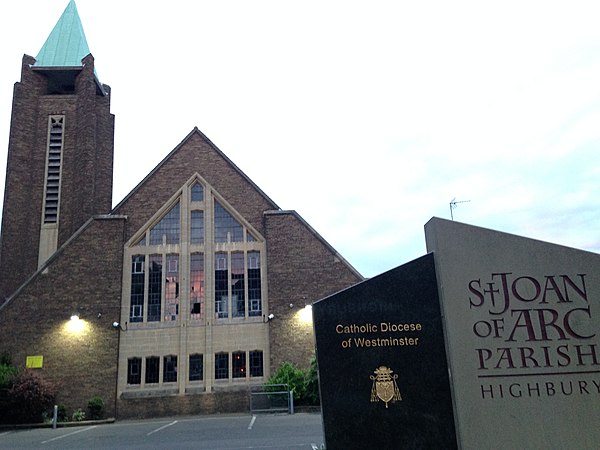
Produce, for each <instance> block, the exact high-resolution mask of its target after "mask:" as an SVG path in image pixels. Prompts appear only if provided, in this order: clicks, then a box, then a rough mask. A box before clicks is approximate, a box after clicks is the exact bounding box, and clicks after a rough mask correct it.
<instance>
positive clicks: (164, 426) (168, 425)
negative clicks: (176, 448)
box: [146, 420, 177, 436]
mask: <svg viewBox="0 0 600 450" xmlns="http://www.w3.org/2000/svg"><path fill="white" fill-rule="evenodd" d="M176 423H177V421H176V420H174V421H173V422H171V423H168V424H166V425H163V426H162V427H160V428H157V429H156V430H152V431H151V432H150V433H148V434H147V435H146V436H150V435H151V434H154V433H158V432H159V431H162V430H164V429H165V428H168V427H170V426H171V425H175V424H176Z"/></svg>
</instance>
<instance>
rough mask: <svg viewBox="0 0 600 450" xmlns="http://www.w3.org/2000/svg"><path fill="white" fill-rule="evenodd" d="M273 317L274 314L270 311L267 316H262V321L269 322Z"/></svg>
mask: <svg viewBox="0 0 600 450" xmlns="http://www.w3.org/2000/svg"><path fill="white" fill-rule="evenodd" d="M274 318H275V314H273V313H271V314H269V315H268V316H263V322H265V323H267V322H270V321H271V320H273V319H274Z"/></svg>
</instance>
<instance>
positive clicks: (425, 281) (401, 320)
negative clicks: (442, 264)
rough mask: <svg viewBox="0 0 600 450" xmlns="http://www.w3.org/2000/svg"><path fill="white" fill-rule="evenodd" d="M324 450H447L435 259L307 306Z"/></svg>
mask: <svg viewBox="0 0 600 450" xmlns="http://www.w3.org/2000/svg"><path fill="white" fill-rule="evenodd" d="M313 319H314V327H315V336H316V342H317V360H318V365H319V384H320V389H321V406H322V414H323V427H324V431H325V443H326V447H327V450H336V449H343V450H348V449H394V450H396V449H417V448H418V449H432V448H435V449H452V448H456V446H457V444H456V435H455V430H454V418H453V412H452V397H451V393H450V383H449V379H448V365H447V360H446V351H445V345H444V334H443V330H442V319H441V314H440V305H439V300H438V290H437V281H436V274H435V266H434V259H433V254H429V255H426V256H423V257H421V258H419V259H416V260H414V261H412V262H410V263H407V264H404V265H402V266H400V267H397V268H395V269H392V270H390V271H388V272H386V273H383V274H381V275H379V276H377V277H374V278H372V279H370V280H367V281H365V282H362V283H360V284H357V285H355V286H353V287H351V288H349V289H346V290H344V291H342V292H339V293H337V294H335V295H333V296H331V297H328V298H325V299H323V300H321V301H319V302H316V303H315V304H314V305H313Z"/></svg>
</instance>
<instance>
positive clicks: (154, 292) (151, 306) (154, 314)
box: [147, 255, 163, 322]
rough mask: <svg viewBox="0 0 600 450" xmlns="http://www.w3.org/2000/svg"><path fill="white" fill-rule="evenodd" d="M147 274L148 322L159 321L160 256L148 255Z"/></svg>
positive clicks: (161, 277) (161, 276) (161, 269)
mask: <svg viewBox="0 0 600 450" xmlns="http://www.w3.org/2000/svg"><path fill="white" fill-rule="evenodd" d="M148 263H149V264H148V266H149V274H148V318H147V320H148V322H157V321H160V308H161V303H162V280H163V267H162V255H150V258H149V261H148Z"/></svg>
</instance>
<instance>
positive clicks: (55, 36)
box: [34, 0, 90, 67]
mask: <svg viewBox="0 0 600 450" xmlns="http://www.w3.org/2000/svg"><path fill="white" fill-rule="evenodd" d="M89 53H90V49H89V48H88V44H87V41H86V39H85V34H84V32H83V26H82V25H81V20H80V19H79V14H78V13H77V6H75V1H74V0H70V1H69V4H68V5H67V7H66V8H65V11H64V12H63V13H62V16H60V19H58V22H57V23H56V25H55V26H54V29H53V30H52V32H51V33H50V36H48V39H46V42H45V43H44V45H43V46H42V49H41V50H40V52H39V53H38V55H37V56H36V57H35V59H36V62H35V64H34V66H37V67H77V66H81V65H82V64H81V60H82V59H83V58H84V57H85V56H87V55H88V54H89Z"/></svg>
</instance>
